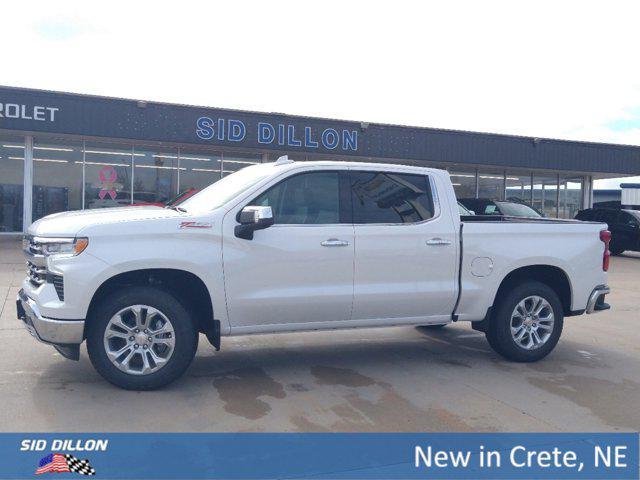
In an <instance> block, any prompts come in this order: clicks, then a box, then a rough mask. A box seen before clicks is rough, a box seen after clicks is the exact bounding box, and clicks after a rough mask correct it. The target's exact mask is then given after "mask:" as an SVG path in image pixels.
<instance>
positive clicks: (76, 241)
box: [35, 237, 89, 257]
mask: <svg viewBox="0 0 640 480" xmlns="http://www.w3.org/2000/svg"><path fill="white" fill-rule="evenodd" d="M35 241H36V242H38V243H39V244H40V245H41V248H42V254H43V255H44V256H45V257H49V256H52V255H60V256H65V257H67V256H68V257H75V256H76V255H80V254H81V253H82V252H84V250H85V249H86V248H87V247H88V246H89V239H88V238H86V237H78V238H37V239H35Z"/></svg>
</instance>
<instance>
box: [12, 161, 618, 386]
mask: <svg viewBox="0 0 640 480" xmlns="http://www.w3.org/2000/svg"><path fill="white" fill-rule="evenodd" d="M606 228H607V226H606V225H605V224H599V223H588V222H578V221H562V220H549V219H516V218H506V217H503V218H496V217H482V216H465V217H462V218H461V217H460V215H459V212H458V205H457V202H456V197H455V194H454V190H453V187H452V184H451V181H450V179H449V175H448V173H447V172H446V171H442V170H436V169H429V168H419V167H412V166H401V165H381V164H374V163H347V162H330V161H323V162H293V161H291V160H289V159H287V158H286V157H283V158H281V159H280V160H278V161H277V162H275V163H270V164H262V165H255V166H251V167H248V168H245V169H243V170H240V171H239V172H237V173H234V174H232V175H229V176H227V177H225V178H224V179H222V180H220V181H219V182H217V183H215V184H213V185H211V186H210V187H208V188H206V189H204V190H203V191H201V192H199V193H198V194H196V195H195V196H193V197H191V198H189V199H188V200H186V201H185V202H183V203H182V204H181V205H179V206H178V207H172V208H161V207H153V206H151V207H148V206H147V207H123V208H113V209H104V210H84V211H77V212H67V213H59V214H54V215H50V216H48V217H46V218H43V219H41V220H39V221H37V222H35V223H34V224H33V225H32V226H31V227H30V228H29V231H28V235H27V236H26V237H25V245H24V252H25V256H26V259H27V263H28V277H27V278H26V279H25V280H24V283H23V284H22V289H21V290H20V292H19V296H18V300H17V307H18V317H19V318H20V319H21V321H23V322H24V323H25V324H26V326H27V327H28V329H29V331H30V332H31V333H32V334H33V335H34V336H35V337H36V338H38V339H39V340H41V341H43V342H45V343H49V344H52V345H53V346H54V347H56V349H57V350H58V351H59V352H60V353H62V354H63V355H64V356H65V357H67V358H71V359H76V360H77V359H78V358H79V348H80V344H81V343H82V342H83V341H84V340H85V339H86V340H87V349H88V353H89V357H90V359H91V361H92V363H93V365H94V366H95V368H96V369H97V370H98V372H100V374H101V375H102V376H104V378H106V379H107V380H108V381H110V382H112V383H114V384H115V385H118V386H120V387H123V388H127V389H153V388H158V387H160V386H163V385H166V384H167V383H169V382H171V381H172V380H174V379H176V378H177V377H179V376H180V375H181V374H182V373H183V372H184V371H185V370H186V369H187V367H188V366H189V364H190V363H191V361H192V360H193V357H194V355H195V352H196V346H197V343H198V334H199V333H203V334H205V335H206V337H207V338H208V339H209V341H210V342H211V344H212V345H213V346H214V347H215V348H216V349H219V348H220V339H221V337H223V336H229V335H246V334H256V333H262V334H266V333H269V334H271V333H277V332H292V331H307V330H321V329H342V328H369V327H384V326H397V325H425V326H430V327H432V328H436V327H441V326H443V325H446V324H447V323H450V322H456V321H468V322H472V325H473V328H475V329H476V330H480V331H483V332H485V334H486V337H487V339H488V341H489V343H490V345H491V346H492V347H493V349H494V350H495V351H496V352H498V353H499V354H501V355H503V356H504V357H506V358H508V359H510V360H514V361H520V362H529V361H535V360H539V359H541V358H543V357H545V356H546V355H547V354H549V352H551V350H553V348H554V347H555V345H556V343H557V342H558V339H559V337H560V334H561V332H562V326H563V319H564V317H566V316H571V315H580V314H582V313H584V312H586V313H592V312H594V311H598V310H604V309H607V308H609V306H608V305H607V304H606V303H605V301H604V300H605V295H606V294H607V293H609V288H608V287H607V274H606V271H607V268H608V263H609V251H608V241H609V238H610V234H609V232H608V231H607V230H606Z"/></svg>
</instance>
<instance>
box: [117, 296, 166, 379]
mask: <svg viewBox="0 0 640 480" xmlns="http://www.w3.org/2000/svg"><path fill="white" fill-rule="evenodd" d="M174 347H175V332H174V331H173V325H172V324H171V322H170V321H169V319H168V318H167V316H166V315H165V314H163V313H162V312H161V311H159V310H157V309H155V308H153V307H150V306H148V305H132V306H130V307H126V308H123V309H122V310H120V311H119V312H118V313H116V314H115V315H114V316H113V317H111V320H109V323H108V324H107V328H106V329H105V331H104V349H105V352H106V353H107V356H108V357H109V360H111V363H113V364H114V365H115V366H116V367H118V368H119V369H120V370H122V371H123V372H125V373H128V374H131V375H148V374H150V373H154V372H157V371H158V370H160V369H161V368H162V367H164V366H165V365H166V364H167V362H168V361H169V359H170V358H171V355H172V354H173V350H174Z"/></svg>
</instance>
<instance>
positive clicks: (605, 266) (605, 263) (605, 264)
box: [600, 230, 611, 272]
mask: <svg viewBox="0 0 640 480" xmlns="http://www.w3.org/2000/svg"><path fill="white" fill-rule="evenodd" d="M600 240H602V241H603V242H604V253H603V254H602V270H603V271H605V272H606V271H608V270H609V257H610V256H611V252H610V251H609V242H610V241H611V232H610V231H609V230H600Z"/></svg>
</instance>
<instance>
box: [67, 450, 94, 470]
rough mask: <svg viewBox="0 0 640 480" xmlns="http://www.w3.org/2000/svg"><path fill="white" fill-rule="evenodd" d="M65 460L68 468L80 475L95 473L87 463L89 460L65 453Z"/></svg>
mask: <svg viewBox="0 0 640 480" xmlns="http://www.w3.org/2000/svg"><path fill="white" fill-rule="evenodd" d="M64 458H65V460H66V461H67V465H69V470H70V471H72V472H75V473H79V474H80V475H95V474H96V470H95V469H94V468H93V467H92V466H91V465H90V464H89V460H87V459H85V460H78V459H77V458H76V457H74V456H73V455H69V454H68V453H66V454H65V455H64Z"/></svg>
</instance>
